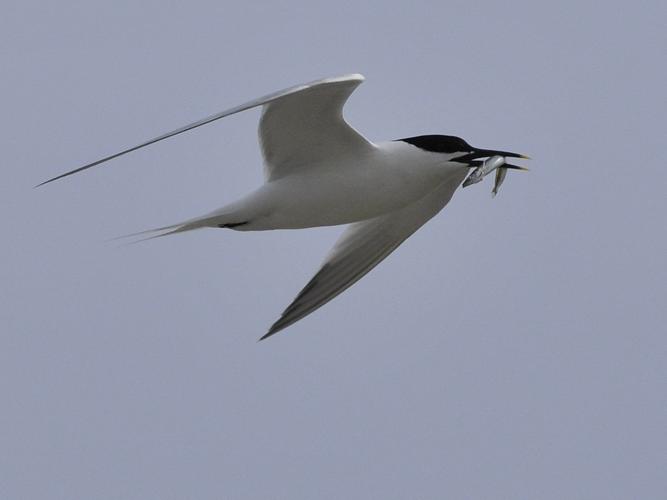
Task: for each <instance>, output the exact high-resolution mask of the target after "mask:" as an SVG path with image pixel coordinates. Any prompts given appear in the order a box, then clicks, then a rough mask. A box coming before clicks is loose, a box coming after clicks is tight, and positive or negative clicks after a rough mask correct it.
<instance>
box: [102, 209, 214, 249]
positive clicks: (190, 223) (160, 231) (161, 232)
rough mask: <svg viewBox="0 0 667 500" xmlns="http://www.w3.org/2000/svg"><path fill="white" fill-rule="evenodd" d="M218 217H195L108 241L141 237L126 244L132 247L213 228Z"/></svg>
mask: <svg viewBox="0 0 667 500" xmlns="http://www.w3.org/2000/svg"><path fill="white" fill-rule="evenodd" d="M219 218H220V216H217V217H212V216H210V215H207V216H204V217H197V218H195V219H189V220H186V221H183V222H179V223H177V224H171V225H169V226H162V227H156V228H153V229H146V230H144V231H139V232H136V233H130V234H124V235H122V236H117V237H115V238H111V240H109V241H118V240H127V239H130V238H137V237H139V236H143V238H139V239H135V240H134V241H128V242H127V244H129V245H134V244H135V243H141V242H142V241H148V240H152V239H155V238H162V237H163V236H169V235H172V234H177V233H183V232H185V231H193V230H195V229H201V228H203V227H215V226H217V224H215V220H216V219H219Z"/></svg>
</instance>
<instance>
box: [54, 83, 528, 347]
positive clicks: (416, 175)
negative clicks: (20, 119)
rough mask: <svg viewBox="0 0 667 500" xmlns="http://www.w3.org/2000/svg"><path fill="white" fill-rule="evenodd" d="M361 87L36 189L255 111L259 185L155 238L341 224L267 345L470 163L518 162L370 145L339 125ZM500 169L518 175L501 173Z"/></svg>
mask: <svg viewBox="0 0 667 500" xmlns="http://www.w3.org/2000/svg"><path fill="white" fill-rule="evenodd" d="M362 81H363V77H362V76H361V75H346V76H342V77H337V78H328V79H324V80H318V81H315V82H311V83H308V84H304V85H298V86H295V87H292V88H289V89H286V90H282V91H279V92H275V93H273V94H269V95H267V96H264V97H261V98H259V99H255V100H253V101H250V102H248V103H246V104H242V105H240V106H236V107H234V108H231V109H229V110H226V111H223V112H221V113H217V114H215V115H211V116H209V117H207V118H204V119H203V120H199V121H197V122H195V123H192V124H190V125H186V126H184V127H181V128H179V129H176V130H174V131H172V132H169V133H166V134H163V135H161V136H159V137H156V138H154V139H151V140H149V141H147V142H144V143H142V144H140V145H138V146H135V147H133V148H130V149H127V150H125V151H121V152H120V153H117V154H114V155H111V156H108V157H106V158H102V159H101V160H98V161H96V162H93V163H90V164H88V165H84V166H83V167H80V168H77V169H75V170H72V171H70V172H67V173H65V174H62V175H59V176H57V177H54V178H53V179H50V180H48V181H46V182H44V183H42V184H46V183H47V182H51V181H53V180H56V179H59V178H61V177H65V176H68V175H71V174H73V173H76V172H79V171H82V170H85V169H88V168H91V167H93V166H95V165H98V164H100V163H103V162H106V161H108V160H111V159H113V158H116V157H118V156H121V155H123V154H126V153H129V152H131V151H135V150H137V149H139V148H142V147H144V146H147V145H149V144H153V143H155V142H158V141H161V140H163V139H166V138H168V137H172V136H174V135H177V134H180V133H182V132H186V131H188V130H191V129H194V128H197V127H200V126H202V125H205V124H207V123H210V122H212V121H215V120H218V119H220V118H224V117H226V116H229V115H232V114H235V113H238V112H240V111H244V110H247V109H250V108H253V107H257V106H262V117H261V119H260V125H259V136H260V145H261V149H262V153H263V156H264V161H265V165H264V167H265V168H264V172H265V177H266V182H265V183H264V184H263V185H262V186H260V187H259V188H258V189H256V190H255V191H253V192H251V193H250V194H248V195H247V196H245V197H243V198H241V199H240V200H238V201H236V202H233V203H230V204H228V205H226V206H224V207H222V208H220V209H218V210H215V211H213V212H211V213H208V214H206V215H204V216H201V217H196V218H194V219H190V220H188V221H185V222H182V223H179V224H174V225H171V226H166V227H162V228H159V229H156V230H153V231H148V232H153V233H155V234H154V237H155V236H165V235H167V234H174V233H180V232H184V231H190V230H193V229H199V228H204V227H215V228H229V229H234V230H237V231H263V230H271V229H302V228H309V227H316V226H334V225H341V224H349V226H348V228H347V229H346V231H345V232H344V233H343V235H342V236H341V237H340V239H339V240H338V242H337V243H336V245H335V246H334V248H333V250H332V251H331V253H330V254H329V256H328V257H327V259H326V261H325V263H324V264H323V266H322V267H321V269H320V270H319V272H318V273H317V274H316V275H315V276H314V277H313V279H312V280H311V281H310V282H309V283H308V284H307V285H306V286H305V288H304V289H303V290H302V291H301V293H299V295H298V296H297V297H296V298H295V299H294V301H293V302H292V303H291V304H290V305H289V307H288V308H287V309H286V310H285V311H284V312H283V314H282V315H281V317H280V319H278V321H276V322H275V323H274V324H273V325H272V326H271V328H270V329H269V331H268V333H267V334H266V335H264V337H262V338H266V337H268V336H270V335H273V334H274V333H276V332H278V331H280V330H282V329H283V328H286V327H287V326H289V325H291V324H293V323H294V322H296V321H298V320H299V319H301V318H303V317H304V316H306V315H308V314H310V313H311V312H313V311H314V310H315V309H317V308H319V307H321V306H322V305H324V304H325V303H327V302H328V301H329V300H331V299H332V298H334V297H335V296H336V295H338V294H339V293H341V292H343V291H344V290H346V289H347V288H348V287H349V286H351V285H352V284H354V283H355V282H356V281H357V280H359V279H360V278H361V277H363V276H364V275H365V274H366V273H367V272H368V271H370V270H371V269H373V267H375V266H376V265H377V264H378V263H380V262H381V261H382V260H383V259H384V258H385V257H386V256H387V255H389V254H390V253H391V252H392V251H393V250H394V249H396V248H397V247H398V246H399V245H400V244H401V243H402V242H403V241H404V240H405V239H407V238H408V237H409V236H410V235H411V234H412V233H414V232H415V231H416V230H417V229H419V228H420V227H421V226H422V225H423V224H425V223H426V222H427V221H428V220H429V219H430V218H431V217H433V216H434V215H435V214H437V213H438V212H439V211H440V210H441V209H442V208H443V207H444V206H445V205H446V204H447V203H448V202H449V200H450V199H451V198H452V196H453V194H454V191H455V190H456V188H457V187H458V186H459V185H460V184H461V182H462V181H463V180H464V178H465V176H466V174H467V173H468V172H469V169H470V167H472V166H477V165H479V164H480V163H481V162H480V161H478V160H477V158H485V157H491V156H494V155H500V156H502V157H506V156H511V157H523V155H518V154H516V153H508V152H504V151H495V150H486V149H479V148H474V147H473V146H470V145H469V144H468V143H467V142H466V141H464V140H463V139H460V138H458V137H454V136H443V135H426V136H417V137H411V138H406V139H401V140H396V141H389V142H378V143H372V142H370V141H368V140H367V139H366V138H364V137H363V136H362V135H360V134H359V133H358V132H357V131H355V130H354V129H353V128H352V127H350V126H349V125H348V124H347V123H346V122H345V120H344V119H343V115H342V110H343V105H344V104H345V101H346V100H347V98H348V97H349V95H350V94H351V93H352V92H353V91H354V89H355V88H356V87H357V86H358V85H359V84H360V83H361V82H362ZM504 168H519V167H515V166H513V165H508V164H505V165H504Z"/></svg>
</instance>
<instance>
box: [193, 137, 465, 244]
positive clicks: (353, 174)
mask: <svg viewBox="0 0 667 500" xmlns="http://www.w3.org/2000/svg"><path fill="white" fill-rule="evenodd" d="M468 170H469V169H468V168H467V167H466V166H465V165H462V164H460V163H455V162H451V163H449V162H447V161H446V160H445V159H444V158H443V157H442V155H440V154H436V153H431V152H428V151H423V150H421V149H419V148H417V147H415V146H412V145H410V144H408V143H405V142H403V141H391V142H383V143H378V144H376V145H375V147H374V148H373V149H372V150H371V151H368V153H367V154H366V155H364V156H363V157H356V158H346V157H345V156H341V157H339V158H334V159H331V160H322V161H320V162H318V163H317V164H315V165H311V166H310V167H309V168H305V169H301V170H297V171H296V172H294V173H292V174H291V175H289V176H287V177H281V178H278V179H275V180H272V181H269V182H266V183H265V184H263V185H262V186H260V187H259V188H258V189H257V190H255V191H253V192H252V193H250V194H248V195H247V196H245V197H243V198H242V199H240V200H238V201H236V202H234V203H231V204H230V205H227V206H225V207H222V208H221V209H219V210H216V211H215V212H213V213H211V214H207V215H206V216H204V219H205V220H206V221H207V223H206V225H207V226H210V227H219V226H221V225H230V226H231V228H232V229H236V230H239V231H262V230H269V229H303V228H308V227H317V226H335V225H341V224H350V223H352V222H358V221H361V220H366V219H371V218H373V217H377V216H380V215H384V214H387V213H389V212H393V211H395V210H400V209H401V208H403V207H405V206H406V205H408V204H410V203H412V202H415V201H417V200H419V199H421V198H423V197H424V196H425V195H426V194H428V193H429V192H431V191H433V190H434V189H435V188H437V187H438V186H439V185H440V184H442V183H443V182H444V181H445V180H447V179H449V178H454V179H459V182H460V181H462V180H463V178H464V177H465V175H466V174H467V172H468Z"/></svg>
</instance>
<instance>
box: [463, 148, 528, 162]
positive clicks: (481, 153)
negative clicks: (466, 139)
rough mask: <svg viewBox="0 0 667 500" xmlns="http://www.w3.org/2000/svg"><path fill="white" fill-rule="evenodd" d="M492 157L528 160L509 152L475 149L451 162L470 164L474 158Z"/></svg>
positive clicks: (525, 156)
mask: <svg viewBox="0 0 667 500" xmlns="http://www.w3.org/2000/svg"><path fill="white" fill-rule="evenodd" d="M492 156H503V157H505V158H523V159H524V160H530V157H529V156H527V155H522V154H519V153H510V152H509V151H497V150H495V149H478V148H475V149H473V150H472V152H470V153H467V154H464V155H462V156H458V157H456V158H452V159H451V161H457V162H461V163H470V162H472V160H475V159H476V158H490V157H492Z"/></svg>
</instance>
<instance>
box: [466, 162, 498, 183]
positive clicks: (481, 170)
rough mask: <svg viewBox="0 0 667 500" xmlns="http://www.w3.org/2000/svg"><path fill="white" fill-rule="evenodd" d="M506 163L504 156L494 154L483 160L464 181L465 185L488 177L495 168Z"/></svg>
mask: <svg viewBox="0 0 667 500" xmlns="http://www.w3.org/2000/svg"><path fill="white" fill-rule="evenodd" d="M504 164H505V158H504V157H503V156H497V155H496V156H492V157H491V158H488V159H486V160H484V162H482V164H481V165H480V166H479V167H477V168H476V169H475V170H473V171H472V173H471V174H470V175H469V176H468V178H467V179H466V180H465V181H463V187H467V186H470V185H471V184H477V183H478V182H481V180H482V179H483V178H484V177H486V176H487V175H488V174H490V173H491V172H493V171H494V170H495V169H497V168H498V167H500V166H501V165H504Z"/></svg>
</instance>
